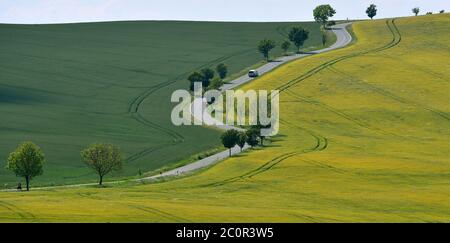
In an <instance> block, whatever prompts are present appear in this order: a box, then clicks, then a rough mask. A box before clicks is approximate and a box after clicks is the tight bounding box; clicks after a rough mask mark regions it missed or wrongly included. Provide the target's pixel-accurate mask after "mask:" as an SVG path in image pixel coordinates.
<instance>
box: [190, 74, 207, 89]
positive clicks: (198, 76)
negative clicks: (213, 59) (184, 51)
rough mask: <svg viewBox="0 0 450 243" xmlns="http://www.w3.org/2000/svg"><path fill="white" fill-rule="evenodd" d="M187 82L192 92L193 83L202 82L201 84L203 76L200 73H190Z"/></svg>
mask: <svg viewBox="0 0 450 243" xmlns="http://www.w3.org/2000/svg"><path fill="white" fill-rule="evenodd" d="M188 80H189V82H190V86H189V87H190V89H191V90H194V83H195V82H202V83H203V75H202V74H201V73H200V72H198V71H195V72H193V73H191V74H190V75H189V77H188Z"/></svg>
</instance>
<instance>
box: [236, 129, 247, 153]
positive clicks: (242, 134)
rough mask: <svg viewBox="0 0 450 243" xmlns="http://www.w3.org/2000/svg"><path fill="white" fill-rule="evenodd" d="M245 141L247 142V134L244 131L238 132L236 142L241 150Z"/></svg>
mask: <svg viewBox="0 0 450 243" xmlns="http://www.w3.org/2000/svg"><path fill="white" fill-rule="evenodd" d="M246 142H247V134H246V133H245V132H239V133H238V137H237V142H236V143H237V145H238V146H239V148H241V152H242V149H243V148H244V146H245V143H246Z"/></svg>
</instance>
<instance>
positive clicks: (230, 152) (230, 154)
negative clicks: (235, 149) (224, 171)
mask: <svg viewBox="0 0 450 243" xmlns="http://www.w3.org/2000/svg"><path fill="white" fill-rule="evenodd" d="M228 151H229V152H230V157H231V148H230V149H229V150H228Z"/></svg>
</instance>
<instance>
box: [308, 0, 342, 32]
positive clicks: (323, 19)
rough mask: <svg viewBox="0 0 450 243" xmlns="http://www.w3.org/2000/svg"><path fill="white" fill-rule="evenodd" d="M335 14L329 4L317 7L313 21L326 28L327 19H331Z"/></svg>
mask: <svg viewBox="0 0 450 243" xmlns="http://www.w3.org/2000/svg"><path fill="white" fill-rule="evenodd" d="M335 14H336V10H334V9H333V8H332V7H331V6H330V5H329V4H324V5H319V6H317V7H316V8H315V9H314V11H313V15H314V20H316V22H318V23H320V24H321V25H322V27H323V28H326V27H327V25H328V19H329V18H331V17H333V16H334V15H335Z"/></svg>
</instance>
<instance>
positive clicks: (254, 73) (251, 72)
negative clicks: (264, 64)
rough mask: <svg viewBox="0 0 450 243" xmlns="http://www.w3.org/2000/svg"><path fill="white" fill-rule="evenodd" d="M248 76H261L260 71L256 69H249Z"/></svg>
mask: <svg viewBox="0 0 450 243" xmlns="http://www.w3.org/2000/svg"><path fill="white" fill-rule="evenodd" d="M248 76H249V77H250V78H255V77H258V76H259V73H258V71H256V70H250V71H248Z"/></svg>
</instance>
